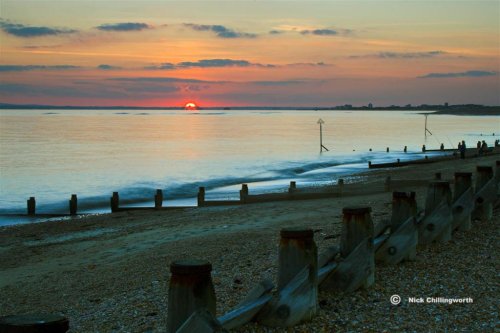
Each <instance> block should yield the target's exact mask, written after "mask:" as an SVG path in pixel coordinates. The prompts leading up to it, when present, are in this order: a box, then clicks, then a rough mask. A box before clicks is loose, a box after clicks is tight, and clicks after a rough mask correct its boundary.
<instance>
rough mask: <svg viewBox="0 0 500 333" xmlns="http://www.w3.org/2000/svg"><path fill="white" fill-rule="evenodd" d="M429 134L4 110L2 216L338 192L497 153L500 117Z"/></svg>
mask: <svg viewBox="0 0 500 333" xmlns="http://www.w3.org/2000/svg"><path fill="white" fill-rule="evenodd" d="M319 118H322V119H323V120H324V121H325V124H324V125H323V143H324V145H325V146H326V147H327V148H328V149H329V150H330V151H329V152H324V153H323V154H319V125H318V124H317V121H318V119H319ZM428 128H429V129H430V130H431V132H432V133H433V135H432V136H429V137H428V138H427V140H426V141H425V139H424V116H423V115H421V114H419V113H418V112H410V111H408V112H404V111H401V112H400V111H383V112H373V111H372V112H369V111H366V112H365V111H222V110H221V111H199V112H192V111H190V112H187V111H165V110H152V111H144V110H140V111H136V110H134V111H121V110H120V111H116V110H0V173H1V174H0V214H5V213H24V212H25V210H26V199H27V198H28V197H30V196H35V197H36V198H37V212H40V213H55V212H67V205H68V204H67V202H68V199H69V197H70V195H71V194H72V193H76V194H78V198H79V211H82V212H83V211H86V212H96V211H109V197H110V195H111V193H112V192H113V191H119V192H120V198H121V199H125V200H128V201H129V202H131V203H132V204H133V203H136V204H138V203H141V202H144V200H146V201H147V202H148V203H149V204H150V205H152V202H153V196H154V192H155V189H157V188H161V189H163V190H164V195H165V197H166V200H167V201H166V203H165V204H166V205H167V206H168V205H174V204H175V205H179V204H181V205H194V203H195V199H194V198H195V195H196V192H197V188H198V186H206V187H207V189H208V192H207V197H208V198H221V199H226V198H234V197H237V196H238V190H239V187H240V184H241V183H243V182H246V183H249V187H250V191H259V192H265V191H269V190H273V191H274V190H280V189H285V188H286V187H287V184H288V182H289V181H290V180H296V181H297V183H298V185H299V186H300V184H304V183H308V184H312V183H328V182H335V181H336V180H337V179H338V178H339V177H340V176H345V175H348V174H352V173H354V172H357V171H361V170H364V169H367V161H369V160H371V161H373V162H381V161H394V160H396V159H397V158H401V159H402V160H404V159H411V158H418V157H421V155H420V150H421V146H422V144H424V143H425V144H427V147H428V148H434V149H435V148H438V147H439V145H440V144H441V143H444V145H445V147H446V148H450V147H451V146H456V145H457V143H458V142H459V141H460V140H462V139H464V140H465V141H466V142H467V145H468V146H475V144H476V142H477V140H483V139H485V140H486V141H487V142H488V144H491V143H493V142H494V140H495V139H497V138H499V136H498V134H499V133H500V117H489V116H488V117H486V116H484V117H469V116H448V115H431V116H429V118H428ZM493 133H495V134H496V136H493V135H492V134H493ZM405 145H406V146H408V153H407V154H404V153H403V152H402V150H403V147H404V146H405ZM386 147H390V149H391V152H390V153H385V149H386ZM370 148H372V149H373V151H372V152H369V149H370ZM1 221H2V222H0V223H3V224H8V223H14V222H12V221H10V222H9V219H8V218H5V217H4V218H2V219H1ZM16 223H18V222H16Z"/></svg>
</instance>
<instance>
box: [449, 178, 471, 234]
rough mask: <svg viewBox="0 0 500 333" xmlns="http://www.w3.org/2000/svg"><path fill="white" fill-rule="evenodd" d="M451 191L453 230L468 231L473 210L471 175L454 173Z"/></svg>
mask: <svg viewBox="0 0 500 333" xmlns="http://www.w3.org/2000/svg"><path fill="white" fill-rule="evenodd" d="M454 178H455V186H454V190H453V208H452V213H453V226H452V228H453V230H456V229H459V230H470V228H471V213H472V209H473V208H474V197H473V191H472V173H471V172H455V175H454Z"/></svg>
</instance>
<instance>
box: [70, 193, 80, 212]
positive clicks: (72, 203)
mask: <svg viewBox="0 0 500 333" xmlns="http://www.w3.org/2000/svg"><path fill="white" fill-rule="evenodd" d="M77 210H78V198H77V197H76V194H72V195H71V199H69V215H76V213H77Z"/></svg>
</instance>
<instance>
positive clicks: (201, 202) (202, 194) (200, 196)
mask: <svg viewBox="0 0 500 333" xmlns="http://www.w3.org/2000/svg"><path fill="white" fill-rule="evenodd" d="M203 206H205V187H203V186H201V187H199V188H198V207H203Z"/></svg>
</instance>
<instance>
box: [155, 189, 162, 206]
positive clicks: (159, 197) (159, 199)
mask: <svg viewBox="0 0 500 333" xmlns="http://www.w3.org/2000/svg"><path fill="white" fill-rule="evenodd" d="M162 206H163V191H162V190H160V189H157V190H156V194H155V209H161V207H162Z"/></svg>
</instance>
